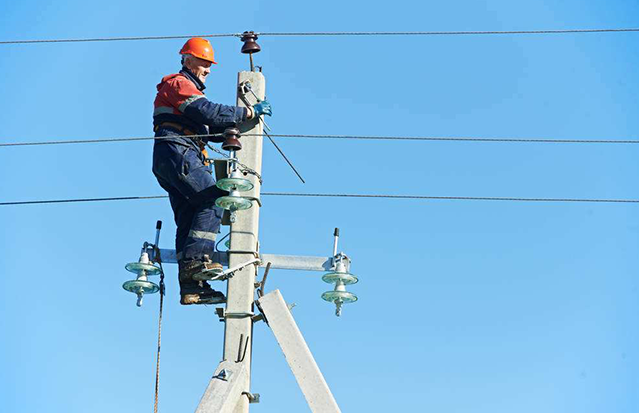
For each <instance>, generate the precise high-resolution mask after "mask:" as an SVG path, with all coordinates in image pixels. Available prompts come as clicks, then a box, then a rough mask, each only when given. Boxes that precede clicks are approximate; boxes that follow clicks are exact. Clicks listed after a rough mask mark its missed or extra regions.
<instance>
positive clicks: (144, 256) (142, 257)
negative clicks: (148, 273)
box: [138, 251, 149, 264]
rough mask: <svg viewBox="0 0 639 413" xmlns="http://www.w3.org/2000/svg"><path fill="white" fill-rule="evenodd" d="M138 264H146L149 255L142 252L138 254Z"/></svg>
mask: <svg viewBox="0 0 639 413" xmlns="http://www.w3.org/2000/svg"><path fill="white" fill-rule="evenodd" d="M138 262H139V263H141V264H148V263H149V254H148V253H147V252H146V251H144V252H143V253H142V254H140V260H139V261H138Z"/></svg>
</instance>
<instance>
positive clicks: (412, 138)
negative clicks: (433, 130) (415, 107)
mask: <svg viewBox="0 0 639 413" xmlns="http://www.w3.org/2000/svg"><path fill="white" fill-rule="evenodd" d="M271 136H273V137H278V138H299V139H344V140H350V139H352V140H379V141H384V140H386V141H446V142H455V141H458V142H507V143H608V144H637V143H639V140H632V139H627V140H623V139H615V140H605V139H553V138H551V139H543V138H479V137H463V136H461V137H455V136H355V135H282V134H280V135H275V134H272V135H271Z"/></svg>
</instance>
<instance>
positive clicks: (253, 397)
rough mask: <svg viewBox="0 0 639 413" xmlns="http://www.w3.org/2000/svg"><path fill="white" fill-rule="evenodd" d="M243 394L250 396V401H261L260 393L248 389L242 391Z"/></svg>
mask: <svg viewBox="0 0 639 413" xmlns="http://www.w3.org/2000/svg"><path fill="white" fill-rule="evenodd" d="M242 394H243V395H245V396H246V397H248V399H249V403H251V404H252V403H259V402H260V394H259V393H249V392H247V391H243V392H242Z"/></svg>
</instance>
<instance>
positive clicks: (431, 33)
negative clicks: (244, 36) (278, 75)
mask: <svg viewBox="0 0 639 413" xmlns="http://www.w3.org/2000/svg"><path fill="white" fill-rule="evenodd" d="M614 32H639V28H622V29H564V30H490V31H427V32H264V33H258V34H259V35H260V36H459V35H494V34H567V33H614Z"/></svg>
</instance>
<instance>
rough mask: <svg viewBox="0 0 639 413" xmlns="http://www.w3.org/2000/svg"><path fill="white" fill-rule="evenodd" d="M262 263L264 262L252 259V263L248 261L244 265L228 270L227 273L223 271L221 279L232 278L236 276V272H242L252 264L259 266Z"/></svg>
mask: <svg viewBox="0 0 639 413" xmlns="http://www.w3.org/2000/svg"><path fill="white" fill-rule="evenodd" d="M261 261H262V260H260V259H259V258H254V259H252V260H250V261H247V262H245V263H243V264H239V265H236V266H235V267H232V268H229V269H227V270H226V271H223V272H222V273H221V274H220V278H222V279H226V278H231V277H232V276H233V275H234V274H235V272H236V271H241V270H243V269H244V267H247V266H249V265H251V264H258V265H259V263H260V262H261Z"/></svg>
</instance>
